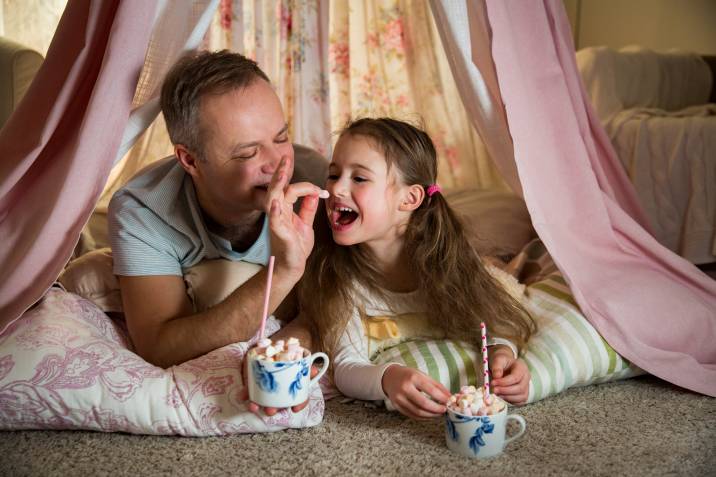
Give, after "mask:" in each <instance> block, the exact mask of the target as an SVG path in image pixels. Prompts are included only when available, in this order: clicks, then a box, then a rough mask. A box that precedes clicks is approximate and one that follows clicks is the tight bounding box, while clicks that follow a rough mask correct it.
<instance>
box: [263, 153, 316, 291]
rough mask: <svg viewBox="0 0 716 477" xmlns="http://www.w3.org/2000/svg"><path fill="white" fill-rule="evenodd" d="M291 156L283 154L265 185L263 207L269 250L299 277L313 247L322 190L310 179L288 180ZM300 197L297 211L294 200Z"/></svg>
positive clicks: (278, 261)
mask: <svg viewBox="0 0 716 477" xmlns="http://www.w3.org/2000/svg"><path fill="white" fill-rule="evenodd" d="M290 166H291V164H290V159H287V158H283V159H281V162H280V164H279V166H278V168H277V169H276V172H274V175H273V178H272V179H271V183H270V184H269V187H268V198H267V203H266V211H267V213H268V215H269V226H270V231H271V252H272V253H273V255H275V256H276V261H277V265H278V266H279V267H283V268H284V269H285V270H286V271H287V272H288V273H290V274H292V275H295V276H296V279H298V278H300V277H301V275H302V274H303V270H304V268H305V266H306V260H307V259H308V255H309V254H310V253H311V249H313V240H314V236H313V219H314V218H315V216H316V211H317V209H318V198H319V196H322V195H323V194H326V192H325V191H322V190H321V188H320V187H318V186H315V185H313V184H311V183H309V182H298V183H296V184H289V183H288V181H289V171H290V170H291V167H290ZM300 197H303V198H304V199H303V202H302V203H301V209H300V210H299V211H298V214H296V213H295V212H294V211H293V204H295V203H296V201H297V200H298V199H299V198H300Z"/></svg>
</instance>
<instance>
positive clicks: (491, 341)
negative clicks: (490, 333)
mask: <svg viewBox="0 0 716 477" xmlns="http://www.w3.org/2000/svg"><path fill="white" fill-rule="evenodd" d="M495 345H505V346H507V347H509V348H510V349H511V350H512V354H513V355H514V357H515V359H517V358H518V354H517V346H515V344H514V343H513V342H512V341H510V340H508V339H505V338H492V337H490V338H487V346H495Z"/></svg>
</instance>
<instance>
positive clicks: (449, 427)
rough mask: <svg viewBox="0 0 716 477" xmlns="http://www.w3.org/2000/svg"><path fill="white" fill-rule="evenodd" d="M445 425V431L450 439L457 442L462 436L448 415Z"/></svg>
mask: <svg viewBox="0 0 716 477" xmlns="http://www.w3.org/2000/svg"><path fill="white" fill-rule="evenodd" d="M445 423H446V426H445V429H446V431H447V433H448V435H449V436H450V439H452V440H454V441H455V442H457V440H458V439H459V438H460V434H458V433H457V429H456V428H455V423H454V422H452V420H451V419H450V417H449V416H448V415H447V414H445Z"/></svg>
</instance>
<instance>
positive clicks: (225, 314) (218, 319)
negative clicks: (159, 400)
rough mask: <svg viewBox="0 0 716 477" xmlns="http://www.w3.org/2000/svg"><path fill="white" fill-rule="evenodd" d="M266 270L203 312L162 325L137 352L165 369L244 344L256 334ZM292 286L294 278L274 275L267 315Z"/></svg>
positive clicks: (261, 308) (261, 310) (260, 313)
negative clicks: (151, 338) (241, 342)
mask: <svg viewBox="0 0 716 477" xmlns="http://www.w3.org/2000/svg"><path fill="white" fill-rule="evenodd" d="M266 277H267V271H266V269H264V270H262V271H260V272H259V273H257V274H256V275H254V276H253V277H252V278H250V279H249V280H248V281H246V282H245V283H244V284H243V285H241V286H240V287H239V288H237V289H236V290H234V292H232V293H231V294H230V295H229V296H228V297H227V298H226V299H225V300H224V301H223V302H221V303H219V304H217V305H216V306H213V307H211V308H209V309H208V310H206V311H203V312H200V313H196V314H193V315H188V316H181V317H178V318H174V319H170V320H168V321H165V322H164V323H162V324H161V326H160V327H159V329H158V330H157V331H156V333H155V336H154V339H153V340H148V341H149V343H148V346H147V347H148V348H150V349H146V348H145V349H144V350H140V351H143V353H142V352H140V354H142V356H143V357H144V358H145V359H147V360H149V361H151V362H152V363H154V364H156V365H158V366H161V367H168V366H172V365H175V364H179V363H182V362H184V361H187V360H189V359H192V358H196V357H197V356H201V355H203V354H206V353H208V352H210V351H213V350H215V349H217V348H220V347H222V346H226V345H228V344H231V343H235V342H239V341H247V340H248V339H250V338H251V337H253V336H254V335H255V334H256V332H257V331H258V329H259V327H260V324H261V318H262V312H263V302H264V293H265V288H266ZM294 284H295V281H294V278H292V277H291V276H287V275H286V276H285V275H282V274H281V273H280V272H279V271H278V270H277V273H275V274H274V277H273V284H272V287H271V295H270V300H269V310H268V311H269V313H273V311H274V310H275V309H276V308H277V307H278V305H279V304H280V303H281V301H282V300H283V299H284V298H285V297H286V295H288V293H289V291H290V290H291V288H292V287H293V285H294Z"/></svg>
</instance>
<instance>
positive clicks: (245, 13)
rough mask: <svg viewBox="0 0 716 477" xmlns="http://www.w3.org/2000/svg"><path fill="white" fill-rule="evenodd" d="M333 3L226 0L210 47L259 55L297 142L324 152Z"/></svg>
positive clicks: (328, 141) (327, 146) (327, 143)
mask: <svg viewBox="0 0 716 477" xmlns="http://www.w3.org/2000/svg"><path fill="white" fill-rule="evenodd" d="M328 6H329V4H328V2H326V1H323V2H322V1H319V0H222V1H221V4H220V7H219V12H218V15H217V17H216V20H215V22H214V25H212V29H211V31H210V34H209V38H208V40H207V41H208V45H207V46H208V48H210V49H212V50H215V49H221V48H228V49H230V50H234V51H238V52H240V53H242V54H244V55H246V56H248V57H249V58H251V59H253V60H255V61H256V62H257V63H258V64H259V66H261V68H262V69H263V70H264V72H265V73H266V74H267V75H268V77H269V78H270V79H271V81H272V82H273V84H274V86H275V87H276V91H277V93H278V95H279V97H280V98H281V102H282V104H283V107H284V111H285V112H286V117H287V118H288V121H289V132H290V134H291V137H292V139H293V141H294V142H296V143H300V144H303V145H306V146H309V147H312V148H313V149H316V150H317V151H319V152H321V153H322V154H324V155H327V154H328V153H329V151H330V146H331V124H330V114H329V104H328V75H327V64H328V63H327V61H328V51H327V48H328Z"/></svg>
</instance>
